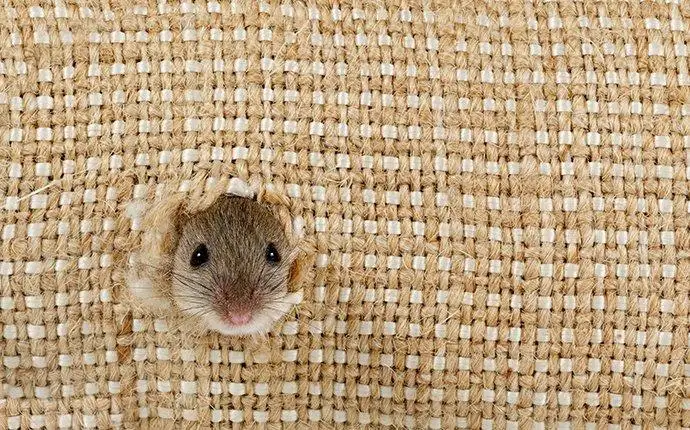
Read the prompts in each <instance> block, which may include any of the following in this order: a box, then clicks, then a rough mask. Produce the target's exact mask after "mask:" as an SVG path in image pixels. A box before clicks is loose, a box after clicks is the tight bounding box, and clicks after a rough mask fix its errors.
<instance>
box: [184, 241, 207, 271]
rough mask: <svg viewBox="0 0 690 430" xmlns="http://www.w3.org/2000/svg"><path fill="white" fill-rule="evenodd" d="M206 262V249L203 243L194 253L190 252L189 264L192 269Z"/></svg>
mask: <svg viewBox="0 0 690 430" xmlns="http://www.w3.org/2000/svg"><path fill="white" fill-rule="evenodd" d="M207 261H208V249H207V248H206V245H204V244H203V243H202V244H201V245H199V246H197V247H196V249H195V250H194V252H192V258H191V260H190V261H189V264H190V265H191V266H192V267H199V266H201V265H202V264H204V263H206V262H207Z"/></svg>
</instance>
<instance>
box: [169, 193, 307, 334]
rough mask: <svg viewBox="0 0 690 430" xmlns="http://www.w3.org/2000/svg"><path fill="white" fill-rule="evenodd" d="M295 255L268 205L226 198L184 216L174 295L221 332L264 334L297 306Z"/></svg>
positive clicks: (188, 310)
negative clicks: (293, 299) (291, 288)
mask: <svg viewBox="0 0 690 430" xmlns="http://www.w3.org/2000/svg"><path fill="white" fill-rule="evenodd" d="M296 257H297V252H296V249H295V247H294V246H293V245H292V244H291V242H290V240H289V239H288V237H287V236H286V234H285V230H284V229H283V226H282V225H281V223H280V221H278V219H277V218H276V217H275V216H274V215H273V214H272V213H271V212H270V211H269V209H268V208H267V207H265V206H264V205H262V204H261V203H258V202H257V201H255V200H253V199H249V198H244V197H237V196H222V197H220V198H218V200H216V201H215V202H214V203H213V204H212V205H211V206H210V207H208V208H207V209H205V210H203V211H201V212H197V213H194V214H191V215H185V216H183V218H182V220H181V223H180V227H179V238H178V243H177V248H176V249H175V252H174V255H173V261H172V269H171V275H172V285H171V294H170V296H171V297H172V299H173V300H174V302H175V304H176V305H177V306H178V307H179V308H180V310H181V311H182V312H184V313H185V314H188V315H195V316H198V317H200V318H202V319H203V320H204V321H205V322H206V323H207V324H208V327H209V328H210V329H212V330H215V331H218V332H220V333H222V334H225V335H248V334H256V333H265V332H267V331H269V330H270V328H271V326H272V325H273V324H274V323H275V322H276V321H277V320H278V319H280V318H281V317H282V316H283V315H284V314H285V313H286V312H287V311H288V310H289V309H290V307H291V306H292V303H290V302H289V299H288V289H287V287H288V283H289V282H290V279H291V276H292V275H293V274H292V273H291V272H292V271H293V263H296ZM295 266H296V264H295Z"/></svg>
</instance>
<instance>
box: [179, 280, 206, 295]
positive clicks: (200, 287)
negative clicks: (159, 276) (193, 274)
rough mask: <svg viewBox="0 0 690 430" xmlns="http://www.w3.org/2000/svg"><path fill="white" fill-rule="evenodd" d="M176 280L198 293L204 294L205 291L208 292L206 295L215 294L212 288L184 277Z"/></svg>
mask: <svg viewBox="0 0 690 430" xmlns="http://www.w3.org/2000/svg"><path fill="white" fill-rule="evenodd" d="M175 280H177V281H178V282H179V283H180V284H182V286H184V287H187V288H189V289H190V290H192V291H194V292H196V293H199V294H203V292H204V291H206V294H208V293H213V289H212V288H211V287H209V286H208V285H204V284H202V283H200V282H197V281H194V280H191V279H188V278H184V277H176V278H175Z"/></svg>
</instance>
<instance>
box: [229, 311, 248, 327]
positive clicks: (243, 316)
mask: <svg viewBox="0 0 690 430" xmlns="http://www.w3.org/2000/svg"><path fill="white" fill-rule="evenodd" d="M251 319H252V313H251V312H234V313H232V314H231V315H230V316H229V317H228V322H229V323H230V324H232V325H244V324H247V323H248V322H249V321H250V320H251Z"/></svg>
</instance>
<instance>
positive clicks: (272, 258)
mask: <svg viewBox="0 0 690 430" xmlns="http://www.w3.org/2000/svg"><path fill="white" fill-rule="evenodd" d="M266 261H268V262H271V263H278V262H280V254H279V253H278V250H277V249H276V246H275V245H274V244H272V243H269V244H268V246H267V247H266Z"/></svg>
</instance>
